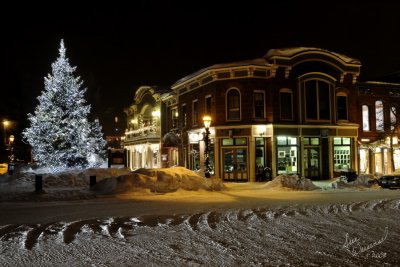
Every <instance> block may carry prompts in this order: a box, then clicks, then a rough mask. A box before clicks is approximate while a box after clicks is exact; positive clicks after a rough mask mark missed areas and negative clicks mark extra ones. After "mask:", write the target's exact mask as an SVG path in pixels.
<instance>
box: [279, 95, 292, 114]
mask: <svg viewBox="0 0 400 267" xmlns="http://www.w3.org/2000/svg"><path fill="white" fill-rule="evenodd" d="M279 102H280V103H279V105H280V112H281V120H293V91H292V90H290V89H287V88H283V89H281V90H280V91H279Z"/></svg>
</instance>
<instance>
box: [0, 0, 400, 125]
mask: <svg viewBox="0 0 400 267" xmlns="http://www.w3.org/2000/svg"><path fill="white" fill-rule="evenodd" d="M136 2H137V1H132V2H131V3H130V5H131V6H129V5H127V4H119V5H118V4H117V2H112V3H106V4H100V3H99V2H98V3H96V5H94V6H91V7H89V6H82V4H74V3H71V2H64V4H63V6H61V5H60V6H58V7H55V6H54V5H41V6H39V5H35V6H27V5H26V4H22V3H19V4H15V5H19V6H15V7H10V8H9V9H8V10H3V12H2V16H0V17H1V18H0V22H1V29H2V31H1V35H2V37H1V40H2V41H1V44H0V48H1V52H0V53H1V66H2V71H1V76H2V77H1V87H2V92H5V94H2V95H3V97H2V100H3V101H2V104H1V105H2V108H1V109H0V113H1V114H0V115H1V116H3V115H9V114H7V112H10V110H11V111H12V112H13V113H23V114H26V113H27V112H33V109H34V106H36V104H37V102H36V97H37V96H38V95H39V94H40V92H41V91H42V90H43V89H44V84H43V77H44V76H46V75H47V74H48V73H50V71H51V63H52V62H54V61H55V59H56V58H57V56H58V48H59V43H60V39H61V38H64V42H65V45H66V48H67V57H68V58H69V59H70V63H71V64H72V65H73V66H77V71H76V74H77V75H79V76H81V78H82V80H83V81H84V85H85V87H87V88H88V93H87V95H86V98H87V100H88V102H89V103H90V104H91V105H92V114H93V115H96V116H99V117H100V119H101V122H102V124H103V125H104V126H105V130H106V131H107V130H108V128H109V127H108V126H110V125H112V123H113V118H114V116H115V115H119V114H122V110H123V108H124V107H127V106H128V105H129V104H130V103H131V102H132V99H133V96H134V90H135V89H136V88H137V87H138V86H140V85H159V86H162V87H168V86H170V85H171V84H173V83H174V82H175V81H176V80H178V79H180V78H182V77H184V76H186V75H188V74H190V73H192V72H195V71H197V70H199V69H201V68H204V67H207V66H210V65H213V64H217V63H225V62H233V61H239V60H244V59H252V58H257V57H261V56H263V55H264V54H265V53H266V52H267V51H268V50H269V49H271V48H281V47H292V46H312V47H319V48H324V49H328V50H331V51H334V52H338V53H342V54H345V55H348V56H350V57H353V58H357V59H359V60H361V62H362V64H363V66H362V69H361V72H362V76H361V79H362V80H367V79H373V78H375V77H379V76H383V75H385V74H389V73H393V72H396V71H399V70H400V15H399V14H400V13H399V12H400V4H396V3H392V2H393V1H353V2H352V1H296V2H295V1H276V2H282V3H279V4H278V3H275V4H272V3H270V2H271V1H254V2H253V3H252V4H251V5H250V3H251V1H246V2H243V3H246V5H244V4H243V3H242V4H239V3H237V4H236V3H234V2H233V1H226V2H225V3H226V4H221V3H219V4H217V1H213V2H207V1H196V2H192V1H186V2H183V1H179V2H174V1H163V4H161V3H162V2H161V3H158V2H154V1H147V4H140V5H138V4H137V3H136ZM235 2H237V1H235ZM330 2H331V3H330ZM4 99H7V101H4ZM3 113H5V114H3ZM24 117H25V116H24Z"/></svg>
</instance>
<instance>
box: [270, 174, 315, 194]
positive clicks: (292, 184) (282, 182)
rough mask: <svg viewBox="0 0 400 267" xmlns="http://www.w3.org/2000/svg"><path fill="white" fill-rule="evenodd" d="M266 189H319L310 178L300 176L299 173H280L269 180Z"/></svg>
mask: <svg viewBox="0 0 400 267" xmlns="http://www.w3.org/2000/svg"><path fill="white" fill-rule="evenodd" d="M264 188H265V189H283V190H288V189H291V190H315V189H319V187H318V186H316V185H314V184H313V183H312V182H311V180H310V179H308V178H305V177H299V176H298V175H279V176H277V177H275V178H274V179H273V180H272V181H270V182H268V183H267V184H266V185H265V186H264Z"/></svg>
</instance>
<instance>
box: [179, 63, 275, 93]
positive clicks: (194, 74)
mask: <svg viewBox="0 0 400 267" xmlns="http://www.w3.org/2000/svg"><path fill="white" fill-rule="evenodd" d="M249 65H256V66H257V65H258V66H269V65H271V64H270V63H268V62H267V60H266V59H265V58H256V59H248V60H242V61H235V62H230V63H221V64H215V65H212V66H209V67H206V68H203V69H200V70H198V71H196V72H194V73H192V74H189V75H187V76H185V77H183V78H181V79H179V80H177V81H176V82H175V83H174V84H173V85H172V87H175V86H176V85H178V84H180V83H183V82H185V81H187V80H190V79H192V78H193V77H196V76H198V75H200V74H202V73H204V72H206V71H209V70H214V69H223V68H232V67H240V66H249Z"/></svg>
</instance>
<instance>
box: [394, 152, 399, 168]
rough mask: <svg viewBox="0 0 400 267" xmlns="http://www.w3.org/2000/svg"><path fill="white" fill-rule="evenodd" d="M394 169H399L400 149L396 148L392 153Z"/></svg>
mask: <svg viewBox="0 0 400 267" xmlns="http://www.w3.org/2000/svg"><path fill="white" fill-rule="evenodd" d="M393 160H394V169H395V170H397V169H399V168H400V148H396V149H395V150H394V152H393Z"/></svg>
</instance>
